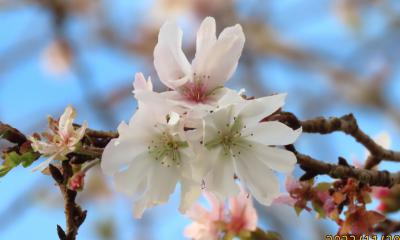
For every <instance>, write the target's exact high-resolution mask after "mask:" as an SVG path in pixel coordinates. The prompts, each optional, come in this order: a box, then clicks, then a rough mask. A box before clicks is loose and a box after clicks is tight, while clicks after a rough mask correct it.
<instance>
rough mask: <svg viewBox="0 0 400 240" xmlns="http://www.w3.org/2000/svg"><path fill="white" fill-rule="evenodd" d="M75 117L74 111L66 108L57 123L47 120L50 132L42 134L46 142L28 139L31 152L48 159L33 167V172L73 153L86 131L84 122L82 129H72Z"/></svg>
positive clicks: (32, 138) (69, 107)
mask: <svg viewBox="0 0 400 240" xmlns="http://www.w3.org/2000/svg"><path fill="white" fill-rule="evenodd" d="M75 115H76V111H75V109H73V108H72V107H71V106H68V107H67V108H66V109H65V111H64V113H63V114H62V115H61V117H60V120H59V121H54V120H53V119H52V118H49V128H50V129H51V132H50V133H44V134H42V135H43V137H45V138H46V140H47V141H42V140H38V139H37V138H35V137H29V140H30V141H31V142H32V144H31V145H32V148H33V150H35V151H36V152H39V153H41V154H42V155H43V156H46V157H48V159H47V160H46V161H44V162H43V163H41V164H39V165H38V166H37V167H35V168H34V169H33V171H36V170H40V171H42V170H43V169H45V168H46V167H47V166H48V165H49V163H50V162H51V161H52V160H65V159H66V155H67V154H69V153H71V152H73V151H75V149H76V146H77V145H78V143H79V142H80V141H81V139H82V138H83V136H84V134H85V131H86V129H87V123H86V122H84V123H83V124H82V127H80V128H77V129H75V128H74V126H73V121H74V118H75Z"/></svg>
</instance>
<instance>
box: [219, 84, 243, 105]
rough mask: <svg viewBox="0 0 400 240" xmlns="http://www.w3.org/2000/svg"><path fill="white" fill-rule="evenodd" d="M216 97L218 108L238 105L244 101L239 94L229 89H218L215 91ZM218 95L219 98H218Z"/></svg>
mask: <svg viewBox="0 0 400 240" xmlns="http://www.w3.org/2000/svg"><path fill="white" fill-rule="evenodd" d="M215 92H216V93H217V94H216V96H217V97H218V106H219V107H226V106H228V105H230V104H239V103H243V102H244V101H246V100H244V99H243V98H242V96H241V95H240V93H239V92H236V91H234V90H232V89H229V88H220V89H217V90H216V91H215ZM218 95H219V96H218Z"/></svg>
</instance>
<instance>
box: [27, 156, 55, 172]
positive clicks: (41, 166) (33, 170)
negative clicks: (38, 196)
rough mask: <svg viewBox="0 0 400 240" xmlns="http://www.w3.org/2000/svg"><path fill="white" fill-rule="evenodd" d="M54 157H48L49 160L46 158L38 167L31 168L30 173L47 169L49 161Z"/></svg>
mask: <svg viewBox="0 0 400 240" xmlns="http://www.w3.org/2000/svg"><path fill="white" fill-rule="evenodd" d="M54 156H55V155H53V156H50V157H49V158H47V159H46V160H45V161H44V162H41V163H40V164H39V165H37V166H36V167H34V168H32V172H36V171H43V170H44V169H45V168H47V167H48V166H49V164H50V163H51V161H53V160H54Z"/></svg>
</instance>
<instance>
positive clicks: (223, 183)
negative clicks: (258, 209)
mask: <svg viewBox="0 0 400 240" xmlns="http://www.w3.org/2000/svg"><path fill="white" fill-rule="evenodd" d="M211 151H217V154H213V155H217V156H218V158H217V159H216V160H211V159H210V161H213V163H214V164H213V166H212V169H211V170H210V171H209V172H208V174H207V175H206V177H205V179H204V182H205V186H206V189H207V190H209V191H210V192H212V193H214V194H215V195H216V196H217V197H218V198H219V200H221V201H223V200H225V199H226V198H228V197H233V196H236V194H238V193H239V187H238V186H237V184H236V183H235V180H234V169H233V162H232V157H231V155H230V154H228V155H225V154H224V153H223V151H222V148H217V149H213V150H211Z"/></svg>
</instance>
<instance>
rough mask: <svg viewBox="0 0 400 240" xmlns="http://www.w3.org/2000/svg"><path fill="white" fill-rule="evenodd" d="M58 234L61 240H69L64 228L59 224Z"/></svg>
mask: <svg viewBox="0 0 400 240" xmlns="http://www.w3.org/2000/svg"><path fill="white" fill-rule="evenodd" d="M57 234H58V237H59V238H60V240H66V239H67V235H66V234H65V232H64V230H63V229H62V227H60V225H58V224H57Z"/></svg>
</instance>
